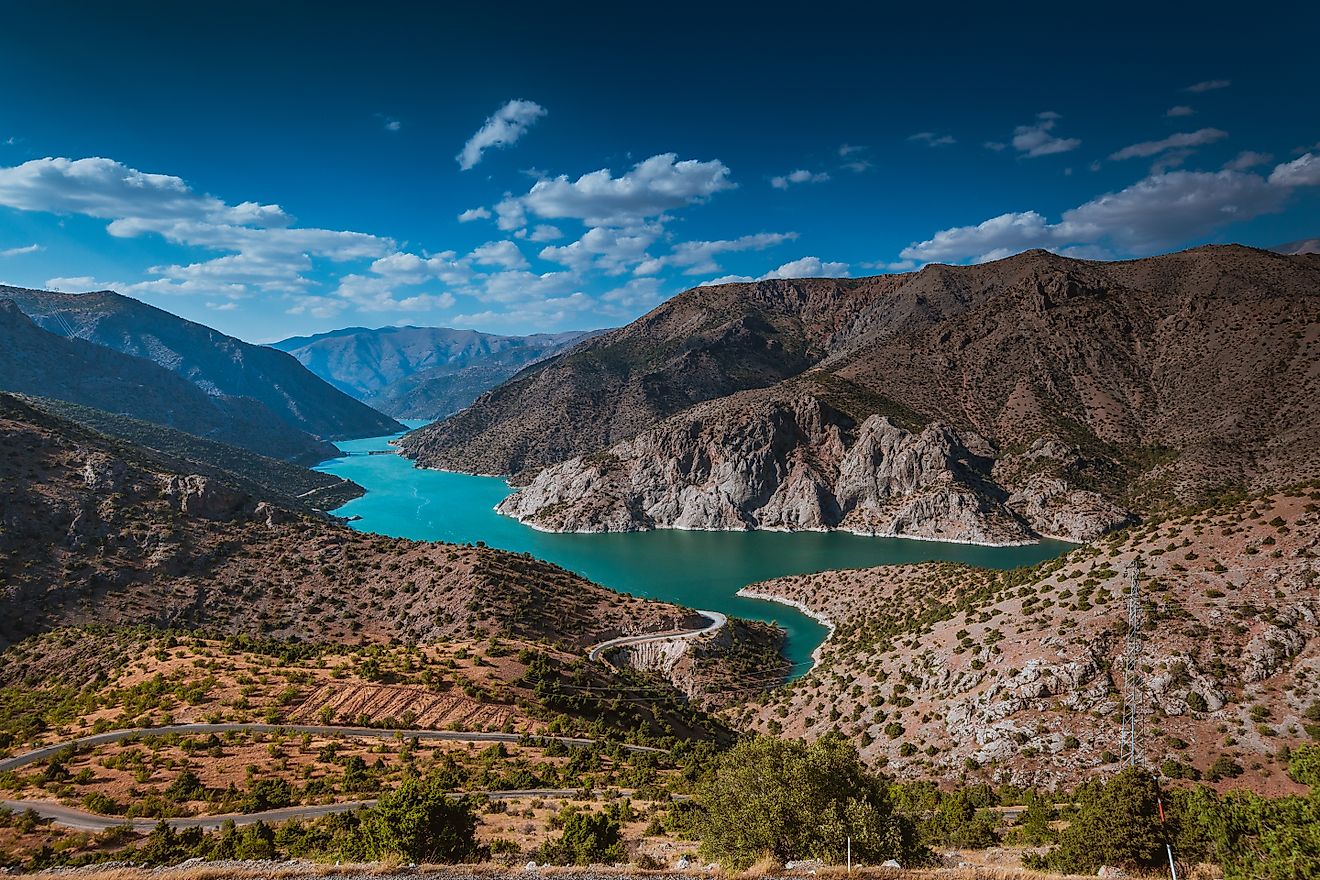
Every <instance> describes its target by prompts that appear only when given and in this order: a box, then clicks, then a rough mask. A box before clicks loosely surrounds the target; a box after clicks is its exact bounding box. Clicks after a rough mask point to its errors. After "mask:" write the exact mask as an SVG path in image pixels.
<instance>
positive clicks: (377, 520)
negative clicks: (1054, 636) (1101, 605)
mask: <svg viewBox="0 0 1320 880" xmlns="http://www.w3.org/2000/svg"><path fill="white" fill-rule="evenodd" d="M407 424H409V426H410V427H416V426H417V425H418V424H424V423H411V422H410V423H407ZM393 439H395V438H394V437H372V438H368V439H365V440H350V441H344V442H341V443H339V444H337V445H338V446H339V448H340V449H341V450H342V451H343V452H345V453H346V455H345V456H344V457H343V458H336V459H332V460H330V461H327V462H324V463H323V464H321V465H320V466H318V468H317V470H320V471H324V472H326V473H329V474H335V475H336V476H340V477H344V478H347V479H350V480H353V481H354V482H356V483H358V484H359V485H361V486H362V487H364V488H365V489H366V490H367V494H365V495H363V496H362V497H361V498H357V499H354V500H353V501H350V502H348V503H347V504H345V505H344V506H343V507H340V508H339V509H338V510H336V511H335V513H336V514H337V515H339V516H344V517H358V518H357V519H355V520H353V521H352V526H353V528H356V529H360V530H362V531H366V532H376V533H378V534H383V535H392V536H394V537H399V538H413V539H416V540H426V541H450V542H453V543H459V544H463V543H476V542H477V541H484V542H486V544H487V545H488V546H490V547H497V548H499V549H502V550H512V551H515V552H518V553H524V552H525V553H531V554H532V555H533V556H536V557H538V558H540V559H544V560H546V561H548V562H553V563H555V564H557V565H561V566H563V567H564V568H567V569H569V570H571V571H575V572H577V573H578V574H580V575H582V576H583V577H587V578H590V579H591V580H593V581H595V582H597V583H599V584H603V585H605V586H607V587H611V588H612V589H615V590H619V591H622V592H626V593H632V594H634V595H638V596H647V597H650V598H654V599H664V600H667V601H670V602H677V603H679V604H682V605H686V606H688V607H691V608H706V609H709V610H712V611H722V612H724V613H726V614H731V615H736V616H738V617H743V618H749V619H752V620H763V621H772V622H775V623H778V624H779V625H780V626H782V627H784V629H785V630H786V631H787V634H788V638H787V643H786V645H785V654H786V655H787V656H788V658H789V660H790V661H792V662H793V663H794V664H795V666H794V670H795V674H800V673H802V672H805V671H806V669H807V667H808V666H809V665H810V658H811V652H812V651H813V650H815V648H816V646H817V645H819V644H820V643H821V642H822V641H823V640H824V639H825V635H826V630H825V628H824V627H823V626H821V625H820V624H819V623H817V622H816V621H814V620H812V619H811V618H809V617H807V616H806V615H804V614H801V613H800V612H798V611H796V610H794V609H792V608H789V607H786V606H784V605H777V604H774V603H771V602H763V601H759V600H756V599H745V598H743V597H741V596H737V595H734V594H735V593H736V592H737V591H738V590H739V588H741V587H744V586H746V585H747V584H750V583H755V582H756V581H762V580H766V579H767V578H773V577H778V576H780V575H786V574H805V573H808V572H816V571H824V570H826V569H831V568H860V567H865V566H872V565H884V564H889V563H902V562H921V561H925V560H944V561H950V562H966V563H969V564H971V565H980V566H987V567H992V568H1013V567H1016V566H1020V565H1030V564H1032V563H1036V562H1039V561H1041V560H1043V559H1048V558H1050V557H1052V556H1056V555H1058V554H1059V553H1062V552H1064V551H1066V550H1067V549H1068V548H1069V547H1070V545H1068V544H1064V543H1061V542H1057V541H1044V542H1041V543H1039V544H1032V545H1028V546H1023V547H980V546H975V545H971V544H947V543H942V542H936V541H913V540H905V539H902V538H867V537H861V536H858V535H850V534H845V533H842V532H796V533H784V532H689V531H677V530H668V529H664V530H659V531H653V532H632V533H623V534H605V535H576V534H574V535H565V534H553V533H548V532H539V531H537V530H535V529H532V528H529V527H527V526H524V525H522V524H521V523H519V522H518V521H516V520H514V519H511V518H509V517H506V516H501V515H500V514H498V513H496V512H495V509H494V508H495V505H496V504H498V503H499V502H500V501H501V500H502V499H503V498H504V497H505V496H507V495H508V494H509V493H510V491H511V490H510V489H509V486H508V484H507V483H505V482H504V481H503V480H501V479H498V478H495V477H473V476H468V475H466V474H455V473H450V472H448V471H435V470H426V469H422V468H416V467H414V466H413V464H412V462H411V461H409V460H407V459H405V458H403V457H402V456H399V455H392V454H385V455H368V454H367V453H369V452H371V451H372V450H376V451H383V450H390V449H392V447H391V446H390V445H389V441H390V440H393Z"/></svg>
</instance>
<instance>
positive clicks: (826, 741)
mask: <svg viewBox="0 0 1320 880" xmlns="http://www.w3.org/2000/svg"><path fill="white" fill-rule="evenodd" d="M697 799H698V802H699V803H700V805H701V807H702V808H703V809H704V815H703V816H702V818H701V820H700V823H699V834H700V837H701V852H702V854H703V855H704V856H705V857H707V858H710V859H713V860H715V861H718V862H720V863H721V864H722V865H723V866H724V867H725V868H730V869H738V870H741V869H744V868H747V867H749V866H750V865H751V864H752V863H754V862H755V861H756V860H757V859H759V858H761V857H763V856H765V855H770V856H772V857H774V858H776V859H778V860H780V861H787V860H789V859H807V858H813V859H820V860H821V861H823V862H826V863H830V864H835V863H838V862H841V861H843V859H844V858H845V853H846V847H847V840H848V839H849V838H851V839H852V852H853V857H854V858H855V859H857V860H859V861H863V862H872V863H878V862H882V861H884V860H886V859H891V858H892V859H897V860H898V861H899V862H900V863H901V864H903V865H904V866H908V865H913V864H918V863H921V862H924V861H926V860H927V859H928V858H929V853H928V852H927V851H926V850H925V848H924V847H922V846H921V845H920V844H919V843H918V841H917V835H916V829H915V827H914V826H913V824H912V823H911V821H909V820H908V819H906V818H905V817H902V816H899V815H897V814H895V812H894V810H893V805H892V803H891V801H890V797H889V786H888V783H887V782H886V781H885V780H883V779H881V778H880V777H878V776H875V775H872V774H871V773H868V772H867V771H866V769H865V768H863V767H862V764H861V760H860V758H859V757H858V755H857V750H856V749H855V748H853V747H852V745H851V744H849V743H848V742H847V741H845V740H844V739H842V738H841V737H838V736H827V737H825V738H823V739H821V740H819V741H817V742H815V743H813V744H812V745H810V746H808V745H805V744H803V743H801V742H796V741H789V740H779V739H771V738H768V737H759V738H756V739H751V740H745V741H743V742H741V743H739V744H738V745H737V746H735V747H734V748H733V749H731V750H730V751H728V752H727V753H726V754H725V755H724V756H723V758H722V759H721V760H720V762H719V765H718V766H717V767H716V769H715V771H714V773H712V774H711V775H710V776H709V777H708V778H707V780H706V781H705V783H704V784H703V785H702V786H701V788H700V790H699V792H698V795H697Z"/></svg>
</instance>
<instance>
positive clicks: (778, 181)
mask: <svg viewBox="0 0 1320 880" xmlns="http://www.w3.org/2000/svg"><path fill="white" fill-rule="evenodd" d="M829 179H830V176H829V174H827V173H826V172H824V171H821V172H811V171H808V170H807V169H805V168H799V169H797V170H796V171H790V172H789V173H788V174H781V175H779V176H778V177H772V178H770V185H771V186H773V187H774V188H775V189H788V188H789V186H791V185H792V184H795V183H824V182H825V181H827V180H829Z"/></svg>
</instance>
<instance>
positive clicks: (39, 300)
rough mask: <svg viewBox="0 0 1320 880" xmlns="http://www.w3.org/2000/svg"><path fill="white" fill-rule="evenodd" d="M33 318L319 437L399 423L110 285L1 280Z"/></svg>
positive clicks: (379, 431) (255, 348)
mask: <svg viewBox="0 0 1320 880" xmlns="http://www.w3.org/2000/svg"><path fill="white" fill-rule="evenodd" d="M0 299H5V300H10V301H13V302H14V303H16V304H17V305H18V306H19V308H20V309H22V311H23V312H24V313H26V314H27V315H28V317H29V318H31V319H32V321H33V323H35V324H37V325H38V326H40V327H41V328H42V329H44V330H46V331H48V332H50V333H53V334H55V335H57V336H77V337H78V338H80V339H83V340H85V341H87V342H89V343H94V344H97V345H100V346H103V347H105V348H109V349H112V350H114V351H117V352H119V353H121V354H125V355H131V356H133V357H138V358H142V359H144V360H148V361H152V362H154V363H156V364H157V365H158V366H161V367H163V368H165V369H168V370H170V371H172V372H174V373H176V374H178V375H179V376H181V377H182V378H183V379H185V380H187V381H189V382H191V383H192V384H193V385H196V386H197V387H198V388H200V389H201V390H202V391H204V392H206V393H208V394H224V395H229V396H232V397H247V398H251V399H253V400H255V401H258V402H260V403H261V404H263V405H264V406H265V407H266V408H267V409H268V410H269V411H270V412H271V413H272V414H273V415H274V416H275V417H276V418H278V419H279V421H281V422H283V423H285V424H287V425H289V426H290V427H292V428H295V429H297V430H299V431H305V432H306V433H308V434H311V435H312V436H313V437H316V438H318V439H321V440H340V439H349V438H355V437H370V436H380V435H383V434H393V433H397V432H399V431H402V430H403V426H402V425H400V424H399V423H398V422H396V421H394V420H393V419H391V418H389V417H388V416H386V415H384V414H382V413H379V412H377V411H375V410H373V409H371V408H370V407H369V406H367V405H365V404H363V403H361V402H359V401H356V400H354V399H352V398H351V397H349V396H348V395H346V394H343V393H342V392H340V391H338V390H337V389H335V388H333V387H330V386H328V385H326V383H325V382H323V381H322V380H321V379H320V378H319V377H317V376H315V375H314V374H313V373H311V372H310V371H309V370H307V369H306V368H304V367H303V366H302V365H301V364H300V363H298V362H297V360H296V359H295V358H293V357H292V356H290V355H288V354H285V353H284V352H280V351H277V350H275V349H271V348H267V347H265V346H259V345H252V344H250V343H247V342H243V341H242V340H239V339H236V338H234V337H232V336H228V335H226V334H224V333H221V332H220V331H218V330H215V329H213V328H211V327H207V326H206V325H204V324H199V323H197V322H195V321H189V320H187V319H185V318H181V317H179V316H177V315H173V314H171V313H169V312H166V311H165V310H163V309H158V308H156V307H155V306H151V305H148V304H147V303H144V302H141V301H139V300H136V299H133V298H132V297H127V296H123V295H121V294H118V293H114V292H113V291H93V292H90V293H80V294H69V293H58V292H53V291H43V290H30V289H26V288H18V287H8V286H0Z"/></svg>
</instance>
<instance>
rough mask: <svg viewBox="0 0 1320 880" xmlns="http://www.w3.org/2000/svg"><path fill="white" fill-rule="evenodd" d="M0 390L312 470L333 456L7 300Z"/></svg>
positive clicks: (262, 415)
mask: <svg viewBox="0 0 1320 880" xmlns="http://www.w3.org/2000/svg"><path fill="white" fill-rule="evenodd" d="M0 390H5V391H15V392H19V393H21V394H29V395H33V396H36V397H46V398H55V399H58V400H64V401H69V402H71V403H75V404H81V405H83V406H87V407H94V408H96V409H98V410H104V411H106V412H109V413H121V414H124V415H128V416H132V417H134V418H137V419H141V420H143V421H146V422H152V423H154V424H156V425H164V426H168V427H171V428H176V429H178V430H180V431H185V432H187V433H188V434H192V435H196V436H198V437H205V438H209V439H212V440H218V441H221V442H224V443H229V444H232V445H234V446H241V447H243V448H244V449H249V450H252V451H253V452H258V453H261V454H262V455H267V456H270V457H271V458H277V459H285V460H290V461H301V462H305V463H312V462H316V461H323V460H324V459H327V458H332V457H333V456H335V455H337V454H338V450H336V449H335V447H334V446H333V445H331V444H329V443H327V442H325V441H323V440H319V439H317V438H316V437H313V436H312V435H310V434H308V433H306V432H305V431H300V430H298V429H297V428H294V427H291V426H290V425H288V424H286V423H285V422H284V421H282V420H280V419H279V418H278V417H277V416H276V415H275V414H274V413H273V412H271V410H270V408H269V407H267V406H266V405H265V404H263V403H261V402H260V401H257V400H254V399H253V398H251V397H237V396H230V395H226V394H208V393H207V392H206V391H204V390H202V389H201V388H199V387H197V386H196V385H194V384H192V383H191V382H189V381H187V380H186V379H184V378H183V377H181V376H179V375H178V374H176V373H173V372H171V371H169V370H167V369H165V368H164V367H162V366H159V365H157V364H156V363H154V362H152V361H149V360H146V359H144V358H140V357H133V356H132V355H127V354H122V353H120V352H118V351H115V350H114V349H112V348H106V347H105V346H103V345H97V344H95V343H93V342H88V341H87V340H85V339H70V338H66V337H63V336H58V335H56V334H54V333H49V332H47V331H45V330H43V329H42V328H40V327H38V326H37V325H36V324H35V323H33V321H32V320H31V319H30V318H28V316H27V315H25V314H23V312H22V311H20V310H19V308H18V305H17V304H16V303H14V302H12V301H10V300H7V299H0Z"/></svg>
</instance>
